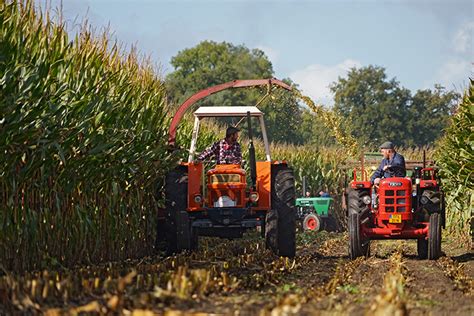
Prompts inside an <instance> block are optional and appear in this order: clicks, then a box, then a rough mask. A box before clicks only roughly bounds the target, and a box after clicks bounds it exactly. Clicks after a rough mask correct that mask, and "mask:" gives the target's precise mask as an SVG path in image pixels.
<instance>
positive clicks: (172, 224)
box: [165, 169, 198, 255]
mask: <svg viewBox="0 0 474 316" xmlns="http://www.w3.org/2000/svg"><path fill="white" fill-rule="evenodd" d="M165 197H166V200H165V205H166V245H167V248H166V253H167V254H168V255H171V254H174V253H178V252H181V251H183V250H195V249H197V247H198V238H197V232H196V231H195V229H192V227H191V222H190V220H189V215H188V213H187V212H186V208H187V203H188V175H187V172H185V171H184V170H182V169H177V170H173V171H170V172H169V173H168V174H167V175H166V183H165Z"/></svg>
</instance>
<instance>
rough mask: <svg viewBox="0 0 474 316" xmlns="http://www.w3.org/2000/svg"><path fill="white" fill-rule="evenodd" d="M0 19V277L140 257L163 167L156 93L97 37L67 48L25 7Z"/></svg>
mask: <svg viewBox="0 0 474 316" xmlns="http://www.w3.org/2000/svg"><path fill="white" fill-rule="evenodd" d="M0 10H1V11H0V22H1V25H2V28H1V30H0V32H1V38H2V46H1V48H0V50H1V56H2V59H1V61H0V75H1V78H0V82H1V86H2V88H1V90H0V116H1V118H0V122H1V129H0V149H1V151H2V155H1V156H0V159H1V170H0V176H1V178H0V192H1V193H0V207H1V208H2V210H1V212H0V230H1V232H2V234H1V235H0V253H1V255H0V257H1V259H0V262H1V265H2V266H3V267H4V268H6V269H13V270H24V269H38V268H42V267H46V266H51V265H56V264H57V265H70V264H73V263H74V264H75V263H87V262H99V261H104V260H117V259H122V258H127V257H135V256H143V255H146V254H149V250H148V249H152V247H151V245H152V242H153V238H154V236H153V234H154V229H155V228H154V218H155V217H156V216H155V214H156V210H157V206H158V201H157V200H156V198H155V191H156V187H155V186H156V182H157V179H159V178H161V177H162V175H163V174H164V172H166V170H167V167H168V165H169V163H170V156H169V154H168V153H167V150H166V134H167V125H168V119H169V118H168V116H167V110H166V104H165V90H164V87H163V84H162V81H161V80H160V78H159V77H158V76H157V75H156V73H155V72H154V71H153V69H152V67H151V65H150V64H149V63H147V62H146V61H141V60H140V59H139V57H138V56H137V54H136V53H135V52H134V51H132V52H130V53H124V52H122V51H121V50H120V49H119V45H118V44H117V43H110V42H109V40H108V37H107V35H106V34H103V35H102V36H99V37H95V36H93V34H92V32H91V31H90V30H88V29H87V27H86V26H85V27H84V28H83V30H82V32H81V33H80V34H78V35H77V36H76V37H75V38H74V39H72V40H70V39H69V38H68V35H67V34H66V31H65V25H64V24H63V23H61V22H59V23H53V21H52V20H51V18H50V17H49V16H48V15H41V14H40V13H38V12H37V11H35V10H34V8H33V5H32V4H31V2H24V3H22V2H20V3H16V2H5V1H3V0H2V1H1V6H0Z"/></svg>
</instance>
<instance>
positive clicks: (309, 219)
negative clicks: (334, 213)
mask: <svg viewBox="0 0 474 316" xmlns="http://www.w3.org/2000/svg"><path fill="white" fill-rule="evenodd" d="M303 229H304V230H311V231H314V232H317V231H319V230H320V229H321V218H320V217H319V216H318V215H317V214H313V213H311V214H308V215H306V216H305V218H304V220H303Z"/></svg>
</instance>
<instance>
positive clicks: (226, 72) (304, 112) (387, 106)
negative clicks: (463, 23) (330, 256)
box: [166, 41, 460, 148]
mask: <svg viewBox="0 0 474 316" xmlns="http://www.w3.org/2000/svg"><path fill="white" fill-rule="evenodd" d="M171 65H172V66H173V67H174V71H173V72H171V73H170V74H168V75H167V77H166V86H167V91H168V98H169V101H170V102H171V103H172V104H175V105H178V104H180V103H181V102H183V101H184V100H185V99H186V98H188V97H189V96H190V95H192V94H193V93H195V92H197V91H199V90H201V89H205V88H208V87H210V86H213V85H217V84H220V83H224V82H227V81H232V80H236V79H257V78H270V77H274V75H275V73H274V70H273V65H272V63H271V62H270V60H269V59H268V57H267V56H266V55H265V53H264V52H263V51H262V50H259V49H249V48H247V47H245V46H244V45H233V44H231V43H227V42H222V43H217V42H212V41H204V42H201V43H199V44H198V45H196V46H195V47H192V48H187V49H184V50H182V51H180V52H178V54H177V55H176V56H174V57H173V58H172V59H171ZM283 81H285V82H287V83H288V84H290V85H292V86H294V87H295V88H298V86H297V84H295V83H294V82H293V81H292V80H291V78H285V79H283ZM330 89H331V91H332V93H333V94H334V105H333V108H332V109H333V110H334V111H337V112H338V113H339V114H340V115H342V116H343V117H344V122H345V128H346V129H348V130H349V131H350V132H351V133H352V134H353V135H354V136H355V137H356V138H357V139H358V140H359V143H360V144H363V145H364V146H366V147H368V148H376V146H378V145H379V144H380V143H381V142H383V141H385V140H391V141H392V142H394V143H395V144H396V145H398V146H404V147H414V146H431V145H433V143H434V142H435V141H436V140H437V139H438V138H440V136H441V135H442V133H443V129H444V128H446V127H447V126H448V122H449V120H450V117H451V116H452V114H453V113H454V109H455V107H456V104H457V102H458V100H459V98H460V95H459V94H458V93H456V92H454V91H450V90H447V89H445V88H444V87H442V86H441V85H435V86H434V88H433V89H424V90H417V91H416V92H412V91H410V90H409V89H407V88H405V87H403V86H401V85H400V82H398V81H397V80H396V78H388V77H387V75H386V71H385V68H383V67H380V66H374V65H368V66H365V67H361V68H352V69H350V70H349V72H348V74H347V76H345V77H339V78H338V80H337V81H336V82H333V83H332V84H331V85H330ZM263 90H264V89H250V90H249V89H244V90H238V89H237V90H226V91H224V92H221V93H219V94H217V95H214V96H212V97H210V98H206V99H205V100H204V101H202V102H201V103H200V105H206V106H212V105H227V106H229V105H234V106H235V105H240V106H244V105H255V104H256V103H257V102H259V100H260V99H261V97H262V96H263V95H264V94H265V91H263ZM259 108H260V109H261V110H262V111H263V112H264V113H265V119H266V125H267V129H268V134H269V138H270V140H271V141H274V142H286V143H290V144H310V145H314V146H315V147H319V146H332V145H335V139H334V138H333V137H332V136H331V133H330V131H329V129H328V128H327V127H325V126H324V125H323V123H322V121H321V120H320V119H319V118H318V117H316V116H315V115H314V114H312V112H310V111H309V110H308V109H306V108H305V107H303V106H301V105H300V104H299V103H298V101H297V100H296V98H295V97H294V96H293V95H291V94H288V93H285V92H284V91H277V92H276V93H275V95H273V97H272V98H269V99H267V100H266V101H265V102H262V103H261V104H260V105H259Z"/></svg>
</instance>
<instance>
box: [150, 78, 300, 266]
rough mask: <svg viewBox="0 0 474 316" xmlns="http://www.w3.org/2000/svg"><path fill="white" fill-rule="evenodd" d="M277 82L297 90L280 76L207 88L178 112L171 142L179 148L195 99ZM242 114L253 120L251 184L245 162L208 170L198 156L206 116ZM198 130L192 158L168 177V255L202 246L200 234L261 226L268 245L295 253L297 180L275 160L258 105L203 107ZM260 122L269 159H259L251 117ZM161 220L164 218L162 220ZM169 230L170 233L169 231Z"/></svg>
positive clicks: (231, 234) (232, 233) (233, 233)
mask: <svg viewBox="0 0 474 316" xmlns="http://www.w3.org/2000/svg"><path fill="white" fill-rule="evenodd" d="M253 86H267V87H268V89H269V90H268V91H269V92H270V91H271V88H272V87H273V86H277V87H281V88H284V89H286V90H291V87H289V86H288V85H286V84H285V83H284V82H281V81H279V80H276V79H264V80H236V81H232V82H228V83H224V84H221V85H217V86H214V87H211V88H208V89H205V90H202V91H200V92H198V93H196V94H194V95H193V96H191V97H190V98H188V99H187V100H186V101H185V102H184V103H183V104H182V105H181V106H180V107H179V108H178V110H177V112H176V114H175V116H174V117H173V120H172V122H171V126H170V133H169V145H170V146H171V148H173V147H175V136H176V130H177V127H178V125H179V122H180V120H181V118H182V117H183V115H184V113H185V112H186V110H187V109H189V108H190V107H191V106H192V105H193V104H194V103H195V102H197V101H198V100H201V99H203V98H205V97H207V96H209V95H211V94H214V93H217V92H219V91H222V90H224V89H229V88H240V87H253ZM215 117H237V118H241V121H242V120H245V119H246V120H247V124H248V126H247V127H248V131H247V132H248V137H249V167H250V182H251V183H250V184H247V174H246V171H245V170H244V169H243V168H242V166H240V165H223V164H222V165H216V166H215V167H213V168H212V169H210V170H208V171H207V172H205V168H204V165H203V163H202V162H198V163H195V162H194V155H195V152H196V143H197V138H198V134H199V126H200V122H201V120H203V119H205V118H215ZM194 118H195V121H194V128H193V133H192V139H191V145H190V149H189V156H188V160H187V162H181V163H180V164H179V165H178V166H177V167H176V168H175V169H173V170H172V171H170V172H169V173H168V174H167V176H166V179H165V210H164V214H162V216H161V223H162V225H161V226H159V229H158V234H159V235H158V238H161V239H162V240H164V241H165V242H164V244H165V245H166V251H167V253H168V254H172V253H177V252H180V251H183V250H194V249H196V248H197V247H198V239H199V236H212V237H222V238H239V237H242V235H243V232H244V231H245V230H247V229H252V228H256V227H261V232H262V235H263V236H264V237H265V241H266V245H267V248H270V249H271V250H272V251H273V252H274V253H275V254H277V255H279V256H285V257H293V256H294V255H295V215H296V212H295V206H294V205H295V183H294V182H295V180H294V176H293V171H292V169H291V168H289V166H288V164H287V163H286V162H285V161H274V160H272V159H271V155H270V146H269V143H268V139H267V134H266V130H265V124H264V120H263V113H262V112H261V111H260V110H259V109H258V108H257V107H256V106H212V107H200V108H198V109H197V110H196V111H195V112H194ZM252 118H256V119H257V120H258V122H259V124H260V130H261V133H262V139H263V144H264V146H265V157H266V159H265V161H256V158H255V148H254V144H253V140H252V126H251V121H252V120H251V119H252ZM159 222H160V221H159ZM163 231H164V234H163Z"/></svg>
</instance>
